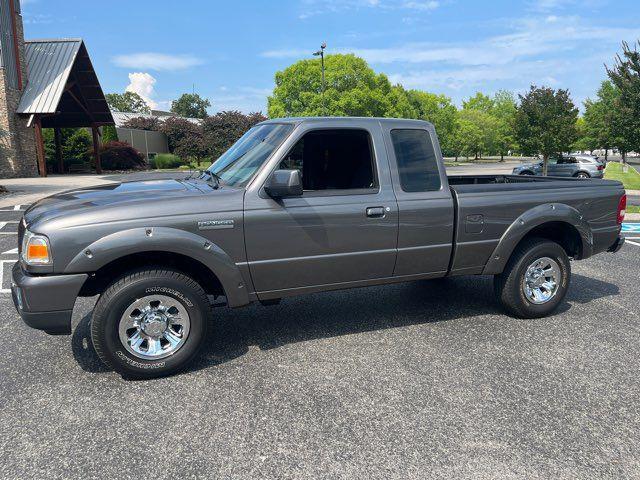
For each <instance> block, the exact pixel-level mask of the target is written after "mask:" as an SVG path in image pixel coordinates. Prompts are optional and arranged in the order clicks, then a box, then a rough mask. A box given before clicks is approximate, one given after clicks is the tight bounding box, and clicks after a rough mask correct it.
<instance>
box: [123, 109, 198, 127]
mask: <svg viewBox="0 0 640 480" xmlns="http://www.w3.org/2000/svg"><path fill="white" fill-rule="evenodd" d="M111 115H112V116H113V120H114V122H115V124H116V127H118V128H125V127H124V125H125V124H126V123H127V122H128V121H129V120H131V119H132V118H141V117H142V118H157V119H158V120H159V121H161V122H162V121H164V120H166V119H167V118H174V117H176V118H180V119H182V120H188V121H190V122H191V123H195V124H200V123H202V120H201V119H199V118H190V117H183V116H180V115H176V114H175V113H171V112H162V111H160V110H152V113H151V114H149V113H135V112H116V111H115V110H112V111H111Z"/></svg>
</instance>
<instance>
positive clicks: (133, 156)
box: [100, 142, 147, 170]
mask: <svg viewBox="0 0 640 480" xmlns="http://www.w3.org/2000/svg"><path fill="white" fill-rule="evenodd" d="M100 163H101V164H102V168H103V169H104V170H142V169H144V168H147V162H146V161H145V159H144V156H143V155H142V154H141V153H140V152H138V151H137V150H136V149H135V148H133V147H132V146H131V145H129V144H128V143H125V142H109V143H106V144H104V145H103V146H102V147H101V148H100Z"/></svg>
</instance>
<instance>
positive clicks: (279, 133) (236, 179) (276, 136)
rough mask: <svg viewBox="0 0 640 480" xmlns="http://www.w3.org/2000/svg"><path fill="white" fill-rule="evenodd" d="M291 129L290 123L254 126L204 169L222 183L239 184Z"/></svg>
mask: <svg viewBox="0 0 640 480" xmlns="http://www.w3.org/2000/svg"><path fill="white" fill-rule="evenodd" d="M291 130H293V125H290V124H282V123H268V124H266V125H258V126H256V127H253V128H252V129H250V130H249V131H248V132H247V133H245V134H244V135H243V136H242V137H241V138H240V140H238V141H237V142H236V143H234V144H233V146H232V147H231V148H230V149H229V150H227V151H226V152H225V153H223V154H222V155H221V156H220V158H218V159H217V160H216V161H215V162H213V164H211V166H210V167H209V168H208V169H207V170H208V171H209V172H211V173H213V174H215V175H216V176H217V177H218V178H219V179H220V180H221V181H222V183H223V184H225V185H232V186H236V187H242V186H244V185H246V184H247V182H249V180H251V178H252V177H253V175H254V174H255V173H256V172H257V171H258V169H259V168H260V167H261V166H262V164H263V163H264V161H265V160H266V159H267V158H268V157H269V155H271V154H272V153H273V151H274V150H275V149H276V148H278V147H279V146H280V144H282V142H283V141H284V139H285V138H287V135H289V133H291Z"/></svg>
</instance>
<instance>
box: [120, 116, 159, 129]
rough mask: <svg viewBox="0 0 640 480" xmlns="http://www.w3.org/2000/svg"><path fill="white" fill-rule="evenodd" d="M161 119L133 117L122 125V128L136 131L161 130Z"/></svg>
mask: <svg viewBox="0 0 640 480" xmlns="http://www.w3.org/2000/svg"><path fill="white" fill-rule="evenodd" d="M160 125H161V122H160V119H159V118H158V117H133V118H130V119H129V120H127V121H126V122H125V123H123V124H122V128H133V129H136V130H151V131H154V132H157V131H159V130H160Z"/></svg>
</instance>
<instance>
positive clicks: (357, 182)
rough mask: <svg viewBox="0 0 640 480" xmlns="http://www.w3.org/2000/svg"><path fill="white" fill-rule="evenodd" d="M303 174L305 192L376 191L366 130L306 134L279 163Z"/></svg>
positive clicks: (316, 131) (326, 131) (321, 131)
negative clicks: (374, 189) (373, 189)
mask: <svg viewBox="0 0 640 480" xmlns="http://www.w3.org/2000/svg"><path fill="white" fill-rule="evenodd" d="M280 168H282V169H297V170H300V172H301V173H302V185H303V188H304V190H305V191H318V190H353V189H370V188H375V187H377V184H376V177H375V175H374V169H373V155H372V148H371V138H370V136H369V133H368V132H367V131H365V130H355V129H354V130H351V129H343V130H314V131H311V132H308V133H306V134H305V135H304V136H303V137H302V138H301V139H300V140H299V141H298V142H297V143H296V144H295V146H294V147H293V148H292V149H291V150H290V151H289V153H288V154H287V156H286V157H285V158H284V160H283V161H282V162H281V163H280Z"/></svg>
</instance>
